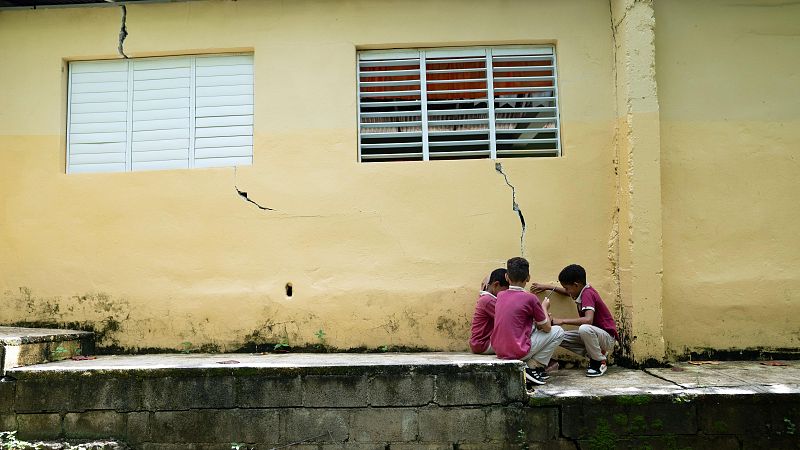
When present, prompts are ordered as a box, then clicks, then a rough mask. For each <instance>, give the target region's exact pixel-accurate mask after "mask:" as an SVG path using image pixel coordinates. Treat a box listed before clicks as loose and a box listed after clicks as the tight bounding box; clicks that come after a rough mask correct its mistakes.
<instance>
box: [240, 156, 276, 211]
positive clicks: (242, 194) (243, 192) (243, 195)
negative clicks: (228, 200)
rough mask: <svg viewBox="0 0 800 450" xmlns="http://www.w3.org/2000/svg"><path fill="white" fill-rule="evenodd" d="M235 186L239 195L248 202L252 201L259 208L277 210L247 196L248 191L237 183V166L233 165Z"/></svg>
mask: <svg viewBox="0 0 800 450" xmlns="http://www.w3.org/2000/svg"><path fill="white" fill-rule="evenodd" d="M233 188H234V189H236V193H237V194H239V197H242V198H243V199H244V200H245V201H246V202H250V203H252V204H254V205H256V206H257V207H258V209H260V210H262V211H275V210H274V209H273V208H268V207H266V206H261V205H259V204H258V203H257V202H256V201H255V200H253V199H251V198H250V197H248V196H247V192H246V191H242V190H240V189H239V186H237V185H236V166H233Z"/></svg>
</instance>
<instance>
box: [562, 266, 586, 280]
mask: <svg viewBox="0 0 800 450" xmlns="http://www.w3.org/2000/svg"><path fill="white" fill-rule="evenodd" d="M558 281H560V282H561V284H573V283H580V284H584V285H585V284H586V270H584V268H583V267H581V266H579V265H577V264H570V265H568V266H567V267H564V268H563V269H561V273H559V274H558Z"/></svg>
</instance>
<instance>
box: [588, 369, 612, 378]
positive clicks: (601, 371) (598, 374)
mask: <svg viewBox="0 0 800 450" xmlns="http://www.w3.org/2000/svg"><path fill="white" fill-rule="evenodd" d="M603 367H604V368H603V369H600V373H587V374H586V376H587V377H589V378H596V377H602V376H603V374H604V373H606V371H607V370H608V368H607V367H605V366H603Z"/></svg>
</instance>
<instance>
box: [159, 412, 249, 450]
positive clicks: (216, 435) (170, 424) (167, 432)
mask: <svg viewBox="0 0 800 450" xmlns="http://www.w3.org/2000/svg"><path fill="white" fill-rule="evenodd" d="M227 425H228V424H227V423H225V414H224V413H223V412H222V411H219V410H213V409H209V410H192V411H160V412H156V413H154V414H153V415H152V421H151V423H150V434H151V436H152V439H153V440H157V441H160V442H163V443H186V444H190V443H191V444H195V443H197V444H199V443H218V442H228V443H230V442H234V441H233V440H231V439H232V436H231V435H230V434H229V432H230V429H229V428H228V426H227Z"/></svg>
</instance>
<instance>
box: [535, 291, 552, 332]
mask: <svg viewBox="0 0 800 450" xmlns="http://www.w3.org/2000/svg"><path fill="white" fill-rule="evenodd" d="M540 304H541V305H542V311H544V320H541V321H539V322H537V323H536V328H537V329H539V330H541V331H543V332H545V333H549V332H550V329H551V326H552V324H551V322H552V321H553V318H552V316H550V299H549V298H546V299H544V300H543V301H542V302H541V303H540ZM535 318H536V316H534V319H535Z"/></svg>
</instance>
